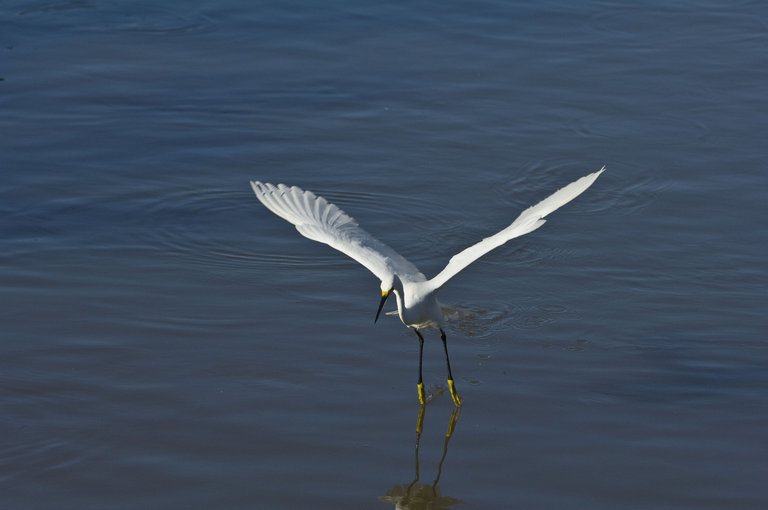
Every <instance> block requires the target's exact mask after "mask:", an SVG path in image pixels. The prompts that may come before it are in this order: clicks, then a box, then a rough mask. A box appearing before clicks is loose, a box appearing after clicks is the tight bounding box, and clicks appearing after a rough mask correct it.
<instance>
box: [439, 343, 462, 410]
mask: <svg viewBox="0 0 768 510" xmlns="http://www.w3.org/2000/svg"><path fill="white" fill-rule="evenodd" d="M440 339H441V340H442V341H443V349H445V365H446V366H447V367H448V389H449V390H450V391H451V398H452V399H453V403H454V404H456V407H460V406H461V398H459V395H458V393H456V387H455V385H454V384H453V374H452V373H451V360H450V359H449V358H448V342H447V340H446V338H445V331H443V330H442V328H441V329H440Z"/></svg>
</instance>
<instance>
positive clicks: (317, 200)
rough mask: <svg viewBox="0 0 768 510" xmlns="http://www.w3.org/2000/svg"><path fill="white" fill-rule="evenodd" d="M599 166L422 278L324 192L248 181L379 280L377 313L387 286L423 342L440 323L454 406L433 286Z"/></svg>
mask: <svg viewBox="0 0 768 510" xmlns="http://www.w3.org/2000/svg"><path fill="white" fill-rule="evenodd" d="M604 171H605V167H603V168H601V169H600V170H598V171H597V172H594V173H591V174H589V175H586V176H584V177H582V178H581V179H578V180H576V181H574V182H572V183H571V184H569V185H567V186H565V187H564V188H562V189H560V190H558V191H556V192H555V193H553V194H552V195H550V196H549V197H547V198H545V199H544V200H542V201H541V202H539V203H538V204H536V205H534V206H531V207H529V208H528V209H526V210H524V211H523V212H522V213H520V215H519V216H518V217H517V219H516V220H515V221H513V222H512V224H510V225H509V226H508V227H506V228H505V229H503V230H501V231H500V232H498V233H496V234H494V235H492V236H490V237H486V238H485V239H483V240H482V241H480V242H479V243H477V244H474V245H472V246H470V247H469V248H466V249H465V250H463V251H461V252H459V253H458V254H456V255H454V256H453V257H451V259H450V260H449V261H448V264H447V265H446V266H445V268H444V269H443V270H442V271H440V273H438V274H437V276H435V277H434V278H432V279H431V280H427V278H426V277H425V276H424V275H423V274H422V273H421V272H420V271H419V270H418V269H417V268H416V266H414V265H413V264H412V263H410V262H409V261H408V260H406V259H405V258H404V257H403V256H402V255H400V254H399V253H397V252H396V251H395V250H393V249H392V248H390V247H389V246H387V245H386V244H384V243H382V242H381V241H379V240H378V239H376V238H374V237H373V236H371V235H370V234H369V233H368V232H366V231H365V230H363V229H362V228H361V227H360V226H359V225H358V224H357V222H356V221H355V220H354V219H353V218H352V217H351V216H349V215H347V214H346V213H345V212H344V211H342V210H341V209H339V208H338V207H336V206H335V205H333V204H330V203H328V201H326V200H325V199H324V198H323V197H318V196H316V195H315V194H314V193H312V192H311V191H304V190H302V189H301V188H298V187H296V186H293V187H290V188H289V187H288V186H286V185H284V184H278V185H277V186H275V185H273V184H268V183H262V182H259V181H251V187H252V188H253V191H254V193H255V194H256V197H257V198H258V199H259V200H260V201H261V202H262V203H263V204H264V205H265V206H266V207H267V208H268V209H269V210H271V211H272V212H273V213H275V214H277V215H278V216H280V217H281V218H283V219H285V220H286V221H288V222H290V223H292V224H294V225H295V226H296V229H297V230H298V231H299V233H300V234H301V235H303V236H305V237H307V238H309V239H312V240H313V241H318V242H321V243H325V244H327V245H329V246H331V247H333V248H335V249H337V250H339V251H340V252H342V253H345V254H346V255H348V256H350V257H352V258H353V259H354V260H356V261H358V262H359V263H360V264H362V265H363V266H365V267H366V268H368V270H369V271H371V272H372V273H373V274H374V275H376V276H377V277H378V278H379V279H380V280H381V292H382V298H381V302H380V305H379V310H378V312H377V314H376V318H378V316H379V313H380V312H381V308H382V307H383V305H384V302H385V301H386V299H387V297H388V296H389V294H390V292H394V294H395V297H396V299H397V311H398V315H399V316H400V320H402V321H403V324H405V325H406V326H408V327H410V328H412V329H413V330H414V331H415V332H416V334H417V335H418V337H419V342H420V345H421V346H422V347H423V338H422V336H421V334H420V333H419V330H420V329H424V328H428V327H436V328H439V329H440V332H441V338H442V340H443V345H444V347H446V349H445V353H446V362H447V365H448V375H449V378H448V385H449V388H450V390H451V396H452V397H453V400H454V402H455V403H456V405H457V406H458V405H460V403H461V401H460V399H459V397H458V395H457V394H456V392H455V389H454V384H453V377H452V375H451V373H450V372H451V371H450V362H449V361H448V349H447V346H446V344H445V333H444V332H443V330H442V327H441V326H442V324H443V314H442V310H441V307H440V305H439V303H438V301H437V291H438V290H439V289H440V288H441V287H442V286H443V285H445V284H446V283H447V282H448V281H449V280H450V279H451V278H453V277H454V276H456V274H458V273H459V272H460V271H461V270H462V269H464V268H465V267H467V266H468V265H469V264H471V263H472V262H474V261H475V260H477V259H478V258H480V257H482V256H483V255H485V254H486V253H488V252H489V251H491V250H493V249H494V248H498V247H499V246H501V245H502V244H504V243H506V242H507V241H509V240H511V239H514V238H515V237H519V236H521V235H524V234H527V233H529V232H532V231H533V230H536V229H537V228H539V227H541V226H542V225H543V224H544V223H545V221H546V220H545V219H544V218H545V217H546V216H547V215H549V214H550V213H552V212H553V211H555V210H557V209H558V208H560V207H562V206H563V205H565V204H567V203H568V202H570V201H571V200H573V199H574V198H576V197H577V196H579V195H580V194H581V193H583V192H584V191H585V190H586V189H587V188H589V187H590V186H591V185H592V183H593V182H595V180H596V179H597V178H598V177H599V176H600V174H601V173H603V172H604ZM419 398H420V400H421V401H422V404H423V403H424V400H425V395H424V390H423V384H422V382H421V349H420V352H419Z"/></svg>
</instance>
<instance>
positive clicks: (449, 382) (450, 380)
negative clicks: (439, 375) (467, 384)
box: [448, 379, 461, 407]
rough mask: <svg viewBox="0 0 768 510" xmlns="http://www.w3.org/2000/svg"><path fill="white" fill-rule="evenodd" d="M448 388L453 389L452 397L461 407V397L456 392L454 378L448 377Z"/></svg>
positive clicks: (457, 405)
mask: <svg viewBox="0 0 768 510" xmlns="http://www.w3.org/2000/svg"><path fill="white" fill-rule="evenodd" d="M448 389H449V390H451V398H452V399H453V403H454V404H456V407H461V397H459V394H458V393H456V387H455V386H454V385H453V379H448Z"/></svg>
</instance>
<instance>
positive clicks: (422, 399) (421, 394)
mask: <svg viewBox="0 0 768 510" xmlns="http://www.w3.org/2000/svg"><path fill="white" fill-rule="evenodd" d="M413 331H414V332H415V333H416V336H418V337H419V383H418V384H417V385H416V389H417V390H418V391H419V402H421V405H424V403H425V402H426V401H427V394H426V392H425V391H424V382H423V381H422V379H421V364H422V359H423V358H424V337H423V336H421V333H419V330H418V329H416V328H413Z"/></svg>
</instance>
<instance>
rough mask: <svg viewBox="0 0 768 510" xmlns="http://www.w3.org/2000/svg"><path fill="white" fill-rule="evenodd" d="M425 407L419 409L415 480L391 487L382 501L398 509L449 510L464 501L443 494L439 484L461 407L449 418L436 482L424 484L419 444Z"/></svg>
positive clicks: (381, 497) (380, 498)
mask: <svg viewBox="0 0 768 510" xmlns="http://www.w3.org/2000/svg"><path fill="white" fill-rule="evenodd" d="M425 409H426V406H424V405H422V406H421V408H420V409H419V416H418V418H417V419H416V446H415V448H414V452H413V455H414V459H415V474H414V476H413V481H411V482H410V483H408V484H403V485H395V486H394V487H392V488H391V489H389V490H388V491H387V493H386V494H385V495H384V496H380V497H379V500H380V501H384V502H386V503H392V504H393V505H395V508H397V509H403V510H405V509H408V510H420V509H432V510H440V509H446V510H448V508H449V506H451V505H456V504H460V503H463V501H461V500H460V499H456V498H452V497H450V496H443V494H442V492H441V491H440V487H439V485H438V484H439V483H440V476H441V475H442V473H443V462H445V457H446V456H447V455H448V442H449V441H450V440H451V437H452V436H453V432H454V430H455V429H456V423H457V422H458V421H459V415H460V414H461V409H460V408H458V407H457V408H454V410H453V412H452V413H451V417H450V418H449V420H448V429H447V430H446V432H445V440H444V441H443V454H442V455H441V457H440V462H438V464H437V474H436V475H435V480H434V482H432V483H431V484H422V483H419V476H420V473H419V446H420V445H421V433H422V432H423V430H424V411H425Z"/></svg>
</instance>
